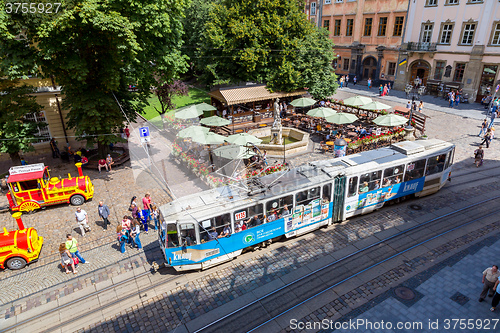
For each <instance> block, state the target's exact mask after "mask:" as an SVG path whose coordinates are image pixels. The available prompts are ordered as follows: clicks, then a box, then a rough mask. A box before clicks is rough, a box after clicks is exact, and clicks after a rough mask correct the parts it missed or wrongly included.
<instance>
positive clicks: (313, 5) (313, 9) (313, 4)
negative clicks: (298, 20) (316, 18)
mask: <svg viewBox="0 0 500 333" xmlns="http://www.w3.org/2000/svg"><path fill="white" fill-rule="evenodd" d="M311 15H316V2H311Z"/></svg>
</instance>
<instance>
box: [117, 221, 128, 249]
mask: <svg viewBox="0 0 500 333" xmlns="http://www.w3.org/2000/svg"><path fill="white" fill-rule="evenodd" d="M128 238H129V237H128V235H127V231H126V230H125V229H123V228H122V226H121V225H120V224H119V225H117V226H116V239H117V240H118V244H120V252H121V253H125V252H126V249H125V244H126V243H127V242H128Z"/></svg>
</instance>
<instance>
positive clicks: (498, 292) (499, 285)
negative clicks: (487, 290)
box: [490, 277, 500, 312]
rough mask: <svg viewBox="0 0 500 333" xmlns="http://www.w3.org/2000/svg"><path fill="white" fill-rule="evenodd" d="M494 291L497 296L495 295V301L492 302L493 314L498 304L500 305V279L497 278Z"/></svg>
mask: <svg viewBox="0 0 500 333" xmlns="http://www.w3.org/2000/svg"><path fill="white" fill-rule="evenodd" d="M493 289H494V290H495V294H494V295H493V299H492V300H491V309H490V311H491V312H493V311H495V309H496V307H497V305H498V303H500V277H499V278H497V282H495V285H494V286H493Z"/></svg>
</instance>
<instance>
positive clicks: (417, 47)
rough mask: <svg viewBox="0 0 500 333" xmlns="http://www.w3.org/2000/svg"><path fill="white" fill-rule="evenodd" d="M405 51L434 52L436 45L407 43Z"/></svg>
mask: <svg viewBox="0 0 500 333" xmlns="http://www.w3.org/2000/svg"><path fill="white" fill-rule="evenodd" d="M406 50H407V51H417V52H418V51H420V52H436V43H422V42H408V43H407V44H406Z"/></svg>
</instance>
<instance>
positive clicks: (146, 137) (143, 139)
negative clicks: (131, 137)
mask: <svg viewBox="0 0 500 333" xmlns="http://www.w3.org/2000/svg"><path fill="white" fill-rule="evenodd" d="M150 141H151V137H149V136H143V137H142V138H141V143H147V142H150Z"/></svg>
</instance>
